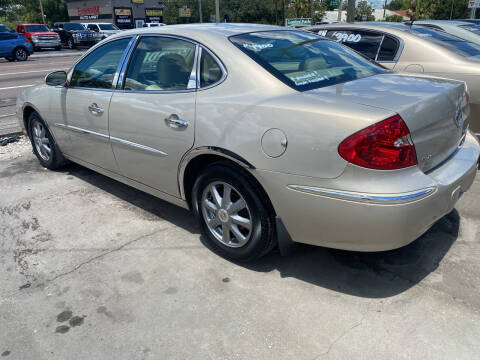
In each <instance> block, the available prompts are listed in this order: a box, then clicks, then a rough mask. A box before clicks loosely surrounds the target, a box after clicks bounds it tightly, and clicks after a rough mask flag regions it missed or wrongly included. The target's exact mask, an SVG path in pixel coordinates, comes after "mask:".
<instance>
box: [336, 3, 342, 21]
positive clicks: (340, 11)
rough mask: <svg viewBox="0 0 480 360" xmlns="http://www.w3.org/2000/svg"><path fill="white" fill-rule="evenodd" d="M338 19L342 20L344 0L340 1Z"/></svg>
mask: <svg viewBox="0 0 480 360" xmlns="http://www.w3.org/2000/svg"><path fill="white" fill-rule="evenodd" d="M337 21H342V0H339V1H338V17H337Z"/></svg>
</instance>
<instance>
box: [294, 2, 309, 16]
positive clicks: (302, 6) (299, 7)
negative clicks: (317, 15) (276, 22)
mask: <svg viewBox="0 0 480 360" xmlns="http://www.w3.org/2000/svg"><path fill="white" fill-rule="evenodd" d="M291 6H292V8H293V10H295V14H296V16H297V18H298V17H300V14H301V15H302V16H301V17H304V15H305V13H306V12H307V11H308V7H309V0H293V1H292V2H291Z"/></svg>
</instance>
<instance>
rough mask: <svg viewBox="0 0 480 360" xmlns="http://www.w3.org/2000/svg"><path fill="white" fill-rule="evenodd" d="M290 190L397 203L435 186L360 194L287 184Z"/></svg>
mask: <svg viewBox="0 0 480 360" xmlns="http://www.w3.org/2000/svg"><path fill="white" fill-rule="evenodd" d="M287 187H288V188H289V189H291V190H295V191H300V192H304V193H308V194H313V195H321V196H326V197H331V198H336V199H340V200H349V201H355V202H365V203H374V204H383V205H390V204H399V203H407V202H412V201H416V200H419V199H422V198H425V197H427V196H429V195H431V194H433V193H434V192H435V190H436V188H434V187H431V188H426V189H422V190H417V191H414V192H410V193H403V194H362V193H355V192H347V191H339V190H332V189H324V188H318V187H313V186H303V185H288V186H287Z"/></svg>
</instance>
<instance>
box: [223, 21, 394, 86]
mask: <svg viewBox="0 0 480 360" xmlns="http://www.w3.org/2000/svg"><path fill="white" fill-rule="evenodd" d="M230 41H231V42H232V43H233V44H235V45H236V46H237V47H238V48H239V49H240V50H242V51H243V52H244V53H245V54H247V55H248V56H250V57H251V58H252V59H253V60H255V61H256V62H257V63H259V64H260V65H261V66H263V67H264V68H265V69H266V70H267V71H269V72H270V73H271V74H273V75H275V76H276V77H277V78H278V79H280V80H281V81H283V82H284V83H286V84H287V85H289V86H291V87H292V88H294V89H296V90H299V91H305V90H310V89H316V88H320V87H324V86H329V85H334V84H339V83H343V82H347V81H352V80H355V79H359V78H363V77H367V76H371V75H375V74H379V73H383V72H385V70H383V69H382V68H380V67H379V66H376V65H374V64H373V63H371V62H369V61H368V60H367V59H365V58H363V57H362V56H360V55H358V54H356V53H355V52H353V51H350V50H349V49H348V48H346V47H344V46H341V45H340V44H337V43H335V42H333V41H328V40H326V39H325V38H322V37H320V36H318V35H315V34H312V33H307V32H303V31H296V30H278V31H262V32H254V33H249V34H242V35H236V36H231V37H230Z"/></svg>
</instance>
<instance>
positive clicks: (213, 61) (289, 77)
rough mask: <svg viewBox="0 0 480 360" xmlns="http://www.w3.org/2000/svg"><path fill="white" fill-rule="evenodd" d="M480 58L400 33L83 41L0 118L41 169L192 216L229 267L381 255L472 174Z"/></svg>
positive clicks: (218, 29) (412, 235)
mask: <svg viewBox="0 0 480 360" xmlns="http://www.w3.org/2000/svg"><path fill="white" fill-rule="evenodd" d="M319 32H320V34H321V35H323V36H319V35H318V33H319ZM325 36H326V37H327V38H330V39H333V40H335V41H329V40H328V39H327V38H325ZM342 44H343V45H342ZM344 45H347V46H344ZM479 56H480V51H479V48H478V46H477V45H475V44H472V43H468V42H465V41H462V40H461V39H459V38H456V37H452V36H450V35H448V34H445V33H443V32H442V33H440V32H438V31H436V30H433V29H429V28H425V27H420V26H419V27H417V26H412V27H409V26H406V25H402V24H399V25H395V26H383V25H378V24H363V25H362V24H337V25H324V26H323V27H313V28H311V29H310V32H308V31H300V30H294V29H288V28H285V27H277V26H264V25H254V24H218V25H215V24H203V25H202V24H194V25H182V26H169V27H168V29H167V28H166V27H152V28H149V29H142V30H138V29H137V30H132V31H128V32H122V33H118V34H115V35H112V36H110V37H109V38H108V39H106V40H105V41H103V42H102V43H100V44H97V45H96V46H95V47H94V48H92V49H91V50H90V51H88V52H87V53H86V54H84V55H83V56H82V57H81V58H80V59H79V60H78V61H77V62H76V63H75V64H74V65H73V66H72V67H71V68H70V69H69V70H68V71H67V72H65V71H57V72H53V73H51V74H49V75H48V76H47V77H46V79H45V83H44V84H40V85H37V86H32V87H29V88H27V89H26V90H24V91H23V92H22V93H21V95H20V96H19V98H18V100H17V105H16V111H17V117H18V121H19V123H20V125H21V126H22V127H23V128H24V131H25V132H26V134H28V136H29V137H30V139H31V143H32V147H33V151H34V153H35V154H36V156H37V158H38V160H39V161H40V163H41V164H42V165H43V166H44V167H46V168H49V169H56V168H58V167H60V166H62V165H63V164H64V163H65V161H67V160H70V161H73V162H77V163H79V164H81V165H83V166H86V167H88V168H91V169H93V170H95V171H97V172H100V173H102V174H105V175H107V176H110V177H112V178H114V179H116V180H118V181H121V182H124V183H126V184H129V185H131V186H134V187H136V188H138V189H140V190H142V191H145V192H148V193H150V194H153V195H154V196H157V197H159V198H162V199H165V200H166V201H169V202H171V203H173V204H176V205H179V206H181V207H184V208H188V209H191V210H192V211H193V213H194V215H195V217H196V218H197V220H198V222H199V224H200V228H201V229H202V231H203V233H204V242H205V243H206V244H208V246H209V248H211V249H213V250H214V251H215V252H217V253H218V254H220V255H222V256H225V257H227V258H229V259H233V260H235V261H251V260H254V259H257V258H259V257H261V256H263V255H265V254H266V253H268V252H269V251H270V250H271V249H272V248H274V247H275V246H276V245H277V244H278V246H279V247H280V251H281V252H283V253H285V252H287V250H288V248H289V246H290V245H291V244H292V243H293V242H300V243H306V244H312V245H319V246H326V247H332V248H339V249H347V250H356V251H382V250H389V249H394V248H398V247H401V246H404V245H406V244H408V243H410V242H412V241H413V240H415V239H416V238H418V237H419V236H421V235H422V234H423V233H424V232H425V231H427V230H428V229H429V228H430V227H431V226H432V224H433V223H435V222H436V221H437V220H438V219H440V218H441V217H443V216H444V215H445V214H447V213H449V212H450V211H451V210H452V209H453V208H454V207H455V204H456V203H457V201H458V200H459V199H460V198H461V197H462V195H463V194H464V193H465V192H466V191H467V190H468V189H469V188H470V186H471V185H472V183H473V181H474V179H475V176H476V174H477V168H478V162H479V155H480V143H479V141H478V139H477V138H476V136H475V134H474V133H473V132H472V131H471V129H470V127H471V126H472V127H475V128H478V124H479V118H478V113H476V112H475V108H474V107H472V102H473V101H477V102H475V103H474V104H478V84H479V83H480V81H478V75H477V74H478V73H477V72H475V71H473V70H472V68H473V67H474V66H477V67H478V62H477V61H478V57H479ZM442 62H445V63H446V65H442V64H441V63H442ZM431 63H432V64H431ZM392 69H393V70H399V71H400V72H401V73H396V72H394V71H392ZM405 72H410V73H405ZM432 75H436V76H432ZM439 76H442V77H439ZM445 76H449V77H451V78H452V77H454V78H456V79H458V80H462V81H458V80H452V79H445V78H444V77H445ZM472 79H473V81H472ZM467 83H468V86H467ZM471 109H472V110H471Z"/></svg>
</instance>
